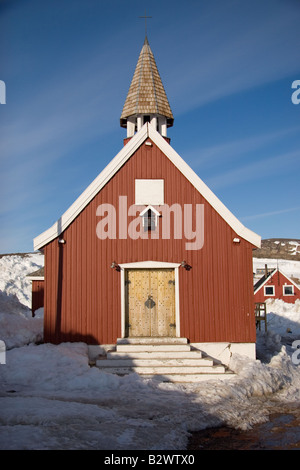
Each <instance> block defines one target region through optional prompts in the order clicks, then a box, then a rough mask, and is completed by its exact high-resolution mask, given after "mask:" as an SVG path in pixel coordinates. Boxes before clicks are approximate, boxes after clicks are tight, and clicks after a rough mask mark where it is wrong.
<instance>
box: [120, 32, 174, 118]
mask: <svg viewBox="0 0 300 470" xmlns="http://www.w3.org/2000/svg"><path fill="white" fill-rule="evenodd" d="M146 114H149V115H160V116H164V117H166V119H167V126H168V127H170V126H172V125H173V121H174V118H173V114H172V111H171V108H170V105H169V101H168V98H167V95H166V92H165V89H164V87H163V84H162V81H161V78H160V75H159V72H158V69H157V65H156V62H155V59H154V56H153V53H152V51H151V48H150V45H149V42H148V39H147V36H146V38H145V42H144V45H143V48H142V50H141V53H140V56H139V59H138V62H137V65H136V68H135V72H134V75H133V79H132V82H131V85H130V88H129V91H128V95H127V98H126V101H125V104H124V107H123V111H122V114H121V118H120V124H121V126H122V127H127V119H128V118H129V117H130V116H136V115H146Z"/></svg>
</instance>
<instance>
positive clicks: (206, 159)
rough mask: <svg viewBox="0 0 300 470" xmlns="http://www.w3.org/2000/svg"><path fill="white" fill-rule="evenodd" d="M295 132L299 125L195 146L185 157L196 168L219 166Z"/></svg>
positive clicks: (298, 131)
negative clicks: (209, 144) (210, 144)
mask: <svg viewBox="0 0 300 470" xmlns="http://www.w3.org/2000/svg"><path fill="white" fill-rule="evenodd" d="M293 134H295V135H297V134H298V135H300V127H299V126H293V127H290V128H287V129H279V130H276V131H272V132H267V133H263V134H255V135H252V136H250V137H246V138H243V139H236V140H231V141H229V142H222V143H220V144H217V145H212V146H210V147H204V148H203V147H197V148H193V149H192V150H190V151H189V152H186V153H185V158H186V159H188V160H189V162H190V164H191V165H192V166H193V168H194V169H195V170H196V169H197V168H199V167H201V168H203V167H205V166H210V167H212V166H217V165H219V163H220V161H222V162H224V161H226V162H227V163H228V162H231V161H236V160H240V159H244V155H245V154H249V153H251V152H253V151H256V150H258V149H263V148H264V147H266V146H269V145H270V144H272V146H273V145H276V143H277V142H278V141H279V140H281V139H284V138H287V137H290V136H293Z"/></svg>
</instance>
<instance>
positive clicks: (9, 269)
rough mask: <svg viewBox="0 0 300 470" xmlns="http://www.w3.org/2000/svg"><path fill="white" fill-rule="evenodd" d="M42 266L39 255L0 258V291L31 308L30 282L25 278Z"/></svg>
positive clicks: (42, 262) (42, 261)
mask: <svg viewBox="0 0 300 470" xmlns="http://www.w3.org/2000/svg"><path fill="white" fill-rule="evenodd" d="M42 266H44V256H43V255H42V254H41V253H28V254H23V255H4V256H2V257H1V258H0V291H2V292H5V293H6V294H7V295H15V296H16V297H17V299H18V300H19V302H20V303H21V304H23V305H25V306H26V307H28V308H31V282H30V281H29V279H28V278H26V276H27V275H28V274H31V273H32V272H34V271H37V270H38V269H40V268H41V267H42Z"/></svg>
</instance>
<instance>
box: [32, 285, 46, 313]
mask: <svg viewBox="0 0 300 470" xmlns="http://www.w3.org/2000/svg"><path fill="white" fill-rule="evenodd" d="M41 307H44V281H43V280H40V281H32V300H31V310H32V315H33V316H34V312H35V311H36V310H38V309H39V308H41Z"/></svg>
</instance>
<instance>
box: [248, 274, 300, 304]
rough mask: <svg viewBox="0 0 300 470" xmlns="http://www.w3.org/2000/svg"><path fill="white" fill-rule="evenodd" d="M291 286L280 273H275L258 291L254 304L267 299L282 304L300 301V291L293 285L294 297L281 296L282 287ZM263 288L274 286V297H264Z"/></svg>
mask: <svg viewBox="0 0 300 470" xmlns="http://www.w3.org/2000/svg"><path fill="white" fill-rule="evenodd" d="M284 285H288V286H290V285H292V283H291V282H290V281H289V280H288V279H287V278H286V277H285V276H284V275H283V274H282V273H281V272H280V271H277V272H275V273H274V274H273V276H271V277H270V279H269V280H268V281H267V282H266V283H265V284H263V285H262V287H261V288H260V289H259V291H257V292H256V294H255V296H254V299H255V302H265V301H266V300H267V299H281V300H284V302H288V303H293V304H294V303H295V302H296V300H297V299H300V289H298V288H297V286H295V285H294V295H283V286H284ZM265 286H274V291H275V295H274V296H273V295H265V290H264V287H265Z"/></svg>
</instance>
